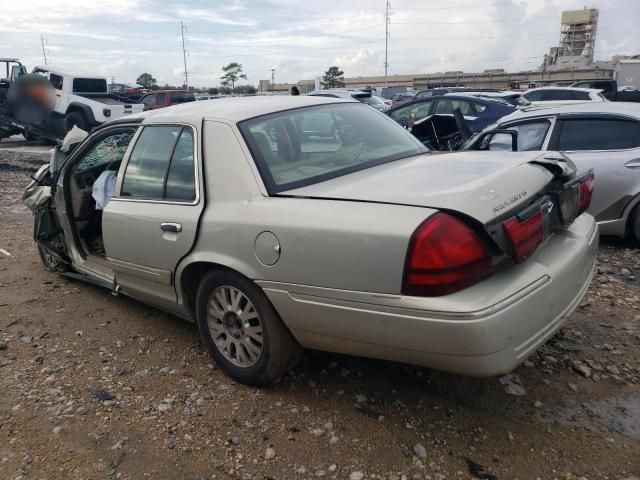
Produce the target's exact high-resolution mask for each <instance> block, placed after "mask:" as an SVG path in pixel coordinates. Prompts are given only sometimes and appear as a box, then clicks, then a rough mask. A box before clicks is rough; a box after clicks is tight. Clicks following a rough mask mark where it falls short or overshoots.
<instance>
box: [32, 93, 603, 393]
mask: <svg viewBox="0 0 640 480" xmlns="http://www.w3.org/2000/svg"><path fill="white" fill-rule="evenodd" d="M79 140H80V138H79V137H78V138H68V139H67V141H66V142H65V145H63V147H62V148H60V149H58V150H57V151H56V154H55V155H54V157H53V158H52V162H51V165H49V166H46V167H44V168H43V169H41V170H40V171H39V172H38V173H37V174H36V176H35V178H34V181H33V183H32V184H31V185H29V187H28V189H27V191H26V192H25V201H26V202H27V204H28V205H30V207H31V208H32V209H33V211H34V214H35V231H34V237H35V240H36V243H37V245H38V248H39V250H40V253H41V257H42V260H43V262H44V264H45V266H46V267H47V268H48V269H50V270H52V271H56V272H60V273H63V274H65V275H69V276H71V277H74V278H78V279H82V280H86V281H90V282H93V283H96V284H99V285H102V286H104V287H107V288H109V289H110V290H111V291H112V292H113V293H114V294H125V295H128V296H131V297H133V298H136V299H139V300H141V301H143V302H146V303H148V304H151V305H154V306H156V307H158V308H160V309H162V310H165V311H169V312H172V313H173V314H175V315H177V316H179V317H183V318H185V319H188V320H191V321H194V322H196V323H197V325H198V328H199V331H200V335H201V336H202V339H203V342H204V344H205V346H206V347H207V349H208V350H209V352H210V353H211V355H212V356H213V358H214V359H215V361H216V362H217V364H218V365H219V366H220V367H221V368H222V369H223V370H224V371H225V372H226V373H227V374H228V375H229V376H231V377H232V378H234V379H236V380H237V381H240V382H244V383H247V384H252V385H265V384H271V383H274V382H277V381H278V379H279V378H280V377H281V376H282V375H283V374H285V373H286V372H287V371H288V370H289V369H291V368H292V367H293V366H294V365H295V363H296V361H297V360H298V358H299V357H300V354H301V352H302V348H311V349H318V350H325V351H331V352H339V353H345V354H350V355H359V356H364V357H373V358H381V359H388V360H393V361H400V362H407V363H412V364H418V365H424V366H428V367H432V368H437V369H441V370H445V371H449V372H456V373H460V374H466V375H476V376H487V375H497V374H502V373H505V372H508V371H510V370H512V369H513V368H515V367H516V366H517V365H518V364H520V363H521V362H522V361H524V360H525V359H526V358H527V357H528V356H529V355H530V354H531V353H532V352H533V351H534V350H535V349H536V348H537V347H538V346H540V345H541V344H543V343H544V342H545V341H546V340H547V339H548V338H549V337H550V336H552V335H553V334H554V332H556V331H557V330H558V329H559V328H560V327H561V326H562V324H563V322H564V321H565V319H566V317H567V316H568V315H569V314H570V313H571V312H572V311H573V310H574V309H575V308H576V306H577V305H578V304H579V302H580V300H581V298H582V296H583V295H584V293H585V291H586V289H587V287H588V285H589V282H590V279H591V277H592V274H593V269H594V261H595V255H596V251H597V247H598V235H597V226H596V224H595V222H594V220H593V218H592V217H591V216H589V215H588V214H584V211H585V210H586V209H587V208H588V206H589V202H590V199H591V193H592V187H593V176H592V174H591V172H587V173H586V174H584V175H582V176H580V177H576V174H575V167H574V166H573V164H572V163H571V161H570V160H568V159H566V158H562V157H549V158H545V157H544V156H543V155H544V154H540V153H536V152H521V153H504V152H461V153H453V154H441V155H433V154H430V153H429V151H428V150H427V149H426V148H425V147H424V146H423V145H422V144H421V143H420V142H419V141H418V140H417V139H416V138H415V137H413V136H412V135H411V134H410V133H408V132H407V131H406V130H405V129H403V128H402V127H400V126H398V125H397V124H396V123H395V122H394V121H393V120H391V119H390V118H388V117H387V116H385V115H384V114H382V113H380V112H377V111H376V110H374V109H372V108H369V107H368V106H367V105H363V104H362V103H360V102H358V101H355V100H341V99H336V98H322V97H264V98H248V99H244V98H239V99H224V100H219V101H216V102H198V103H195V102H194V103H192V104H185V105H181V106H176V107H170V108H167V109H162V110H158V111H153V112H147V113H145V114H141V115H137V116H132V117H130V118H127V119H122V120H118V121H114V122H111V123H108V124H106V125H104V126H103V127H100V128H98V129H97V130H95V131H94V132H92V133H91V134H90V135H89V136H88V137H87V138H85V139H83V140H80V141H79Z"/></svg>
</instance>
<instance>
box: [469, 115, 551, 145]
mask: <svg viewBox="0 0 640 480" xmlns="http://www.w3.org/2000/svg"><path fill="white" fill-rule="evenodd" d="M540 121H548V122H549V128H548V129H547V133H546V134H545V137H544V140H543V142H542V146H541V147H540V150H535V151H540V152H544V151H546V150H548V148H547V147H548V145H549V142H550V140H551V137H552V135H553V131H554V127H555V124H556V115H554V114H552V115H549V114H547V115H540V116H536V117H526V118H519V119H517V120H510V121H508V122H505V123H498V122H497V123H495V124H493V126H492V128H491V130H489V129H488V127H487V129H484V130H482V131H481V132H479V134H482V133H487V132H491V131H493V130H505V129H509V128H511V127H515V126H517V125H522V124H525V123H537V122H540ZM479 134H476V136H474V139H472V140H473V141H472V142H471V143H470V144H469V146H468V147H466V148H464V150H477V151H488V150H479V149H476V148H474V147H476V146H479V145H478V142H479V141H480V138H479Z"/></svg>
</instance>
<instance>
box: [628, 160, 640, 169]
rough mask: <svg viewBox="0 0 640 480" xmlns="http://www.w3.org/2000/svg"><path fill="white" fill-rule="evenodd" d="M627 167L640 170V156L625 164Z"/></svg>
mask: <svg viewBox="0 0 640 480" xmlns="http://www.w3.org/2000/svg"><path fill="white" fill-rule="evenodd" d="M624 166H625V167H627V168H633V169H634V170H636V169H637V170H640V158H634V159H633V160H629V161H628V162H627V163H625V164H624Z"/></svg>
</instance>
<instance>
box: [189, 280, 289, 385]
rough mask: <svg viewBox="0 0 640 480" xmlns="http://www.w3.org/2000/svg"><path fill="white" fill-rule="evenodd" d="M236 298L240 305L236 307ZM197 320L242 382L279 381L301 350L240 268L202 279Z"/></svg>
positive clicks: (212, 348) (219, 359)
mask: <svg viewBox="0 0 640 480" xmlns="http://www.w3.org/2000/svg"><path fill="white" fill-rule="evenodd" d="M234 301H237V303H236V309H237V310H233V309H232V305H233V304H234ZM252 307H253V308H252ZM236 311H238V312H241V313H242V316H244V319H242V318H241V317H240V316H239V315H238V314H236V313H235V312H236ZM196 321H197V323H198V329H199V331H200V336H201V337H202V341H203V342H204V344H205V345H206V347H207V349H208V350H209V353H210V354H211V356H212V357H213V359H214V360H215V362H216V363H217V364H218V365H219V366H220V368H221V369H222V370H223V371H224V372H225V373H226V374H227V375H228V376H229V377H231V378H232V379H234V380H236V381H238V382H240V383H245V384H247V385H254V386H264V385H273V384H275V383H278V381H279V380H280V378H282V376H283V375H284V374H285V373H287V371H288V370H290V369H291V368H293V366H294V365H295V364H296V363H297V361H298V360H299V359H300V356H301V354H302V347H301V346H300V345H299V344H298V342H297V341H296V340H295V338H293V335H291V332H289V330H288V329H287V327H286V326H285V325H284V323H283V322H282V320H281V319H280V316H279V315H278V313H277V312H276V310H275V308H274V307H273V305H271V302H269V300H268V299H267V297H266V295H265V294H264V293H263V292H262V290H260V288H259V287H258V286H257V285H256V284H255V283H253V282H252V281H250V280H248V279H246V278H244V277H242V276H241V275H239V274H236V273H232V272H227V271H214V272H211V273H209V274H207V275H206V276H205V277H204V278H203V279H202V281H201V282H200V286H199V287H198V293H197V297H196ZM260 341H261V342H262V343H261V344H260Z"/></svg>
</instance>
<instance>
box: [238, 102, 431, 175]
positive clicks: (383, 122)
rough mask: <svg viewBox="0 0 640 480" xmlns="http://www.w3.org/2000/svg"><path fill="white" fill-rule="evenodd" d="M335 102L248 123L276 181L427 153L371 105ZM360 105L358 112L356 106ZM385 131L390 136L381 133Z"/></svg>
mask: <svg viewBox="0 0 640 480" xmlns="http://www.w3.org/2000/svg"><path fill="white" fill-rule="evenodd" d="M363 108H366V109H365V110H364V112H367V113H368V114H367V115H364V114H360V115H358V113H362V112H360V111H359V110H360V109H359V108H354V107H353V105H349V106H348V107H345V106H344V105H332V106H328V107H323V108H314V109H308V110H300V111H298V112H294V113H285V114H282V115H275V116H273V117H272V118H269V119H267V120H256V121H251V122H247V124H248V127H243V128H244V131H245V132H246V135H245V137H246V138H247V140H248V141H249V145H250V147H251V149H252V152H253V153H254V156H255V157H256V159H257V160H258V163H259V166H260V165H261V166H262V167H263V172H264V171H267V172H268V175H269V176H270V177H271V178H272V180H273V183H275V184H276V185H285V184H295V183H296V182H301V181H306V180H309V179H311V178H315V177H318V178H319V177H323V176H327V175H330V176H331V175H337V172H339V171H348V170H352V169H359V168H363V167H364V166H365V165H366V164H370V163H377V162H384V161H391V160H393V159H395V158H404V157H406V156H409V155H411V154H413V155H415V154H417V153H421V152H422V151H423V150H422V149H421V148H420V145H419V144H416V142H413V141H411V138H410V137H409V138H407V136H406V134H404V132H403V131H402V130H399V131H398V130H396V128H395V127H394V125H393V123H391V124H390V123H389V121H388V120H387V119H385V117H381V116H379V115H378V114H377V113H376V112H375V111H374V110H371V111H370V113H369V110H368V107H363ZM356 110H357V111H356ZM381 131H384V132H385V133H387V134H388V136H386V137H385V136H382V137H381V136H380V135H379V134H380V132H381Z"/></svg>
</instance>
